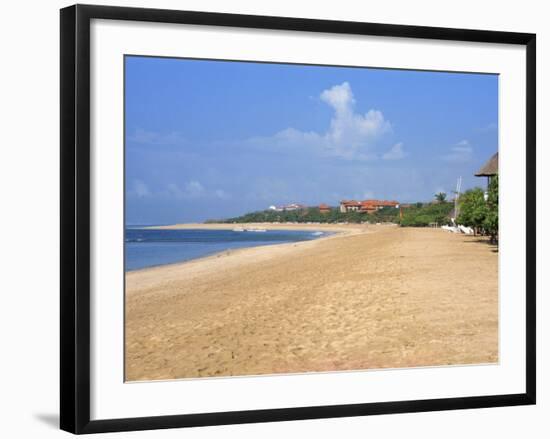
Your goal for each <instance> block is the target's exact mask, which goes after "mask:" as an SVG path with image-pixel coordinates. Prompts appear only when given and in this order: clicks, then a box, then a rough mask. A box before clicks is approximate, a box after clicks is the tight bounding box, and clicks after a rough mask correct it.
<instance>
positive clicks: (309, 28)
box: [60, 5, 536, 434]
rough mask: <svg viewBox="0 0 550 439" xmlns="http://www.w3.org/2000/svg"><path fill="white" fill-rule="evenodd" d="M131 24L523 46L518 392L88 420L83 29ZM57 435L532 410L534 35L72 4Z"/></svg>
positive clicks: (67, 25) (64, 108) (64, 100)
mask: <svg viewBox="0 0 550 439" xmlns="http://www.w3.org/2000/svg"><path fill="white" fill-rule="evenodd" d="M92 19H106V20H133V21H142V22H160V23H181V24H195V25H208V26H229V27H241V28H255V29H271V30H272V29H276V30H293V31H302V32H324V33H333V34H355V35H373V36H384V37H407V38H420V39H436V40H452V41H466V42H484V43H503V44H514V45H523V46H525V47H526V60H527V62H526V66H525V68H526V75H527V76H526V79H527V81H526V82H527V89H526V98H527V101H526V109H527V112H526V133H525V136H526V148H527V150H526V163H527V169H526V171H527V174H526V175H527V181H526V185H527V186H526V187H527V194H526V197H527V198H526V201H527V209H526V220H527V223H526V226H527V227H526V243H527V247H526V269H527V272H526V275H527V276H526V279H527V282H526V322H527V325H526V357H525V365H526V376H525V389H526V391H525V393H518V394H508V395H492V396H491V395H490V396H473V397H459V398H445V399H428V400H414V401H394V402H380V403H365V404H346V405H333V406H317V407H299V408H282V409H269V410H252V411H238V412H223V413H201V414H181V415H173V416H150V417H140V418H128V419H102V420H90V395H91V392H90V359H91V358H90V213H91V210H90V21H91V20H92ZM60 24H61V63H60V70H61V74H60V80H61V82H60V88H61V113H60V122H61V127H60V129H61V157H60V159H61V212H60V213H61V223H60V226H61V244H60V245H61V273H60V275H61V288H60V290H61V291H60V296H61V297H60V299H61V300H60V307H61V322H60V326H61V328H60V329H61V331H60V340H61V346H60V347H61V349H60V362H61V370H60V378H61V386H60V426H61V429H63V430H66V431H69V432H72V433H76V434H81V433H99V432H114V431H129V430H145V429H161V428H174V427H193V426H210V425H220V424H241V423H252V422H273V421H288V420H304V419H315V418H328V417H347V416H365V415H374V414H387V413H404V412H427V411H437V410H453V409H471V408H482V407H497V406H515V405H527V404H535V400H536V350H535V344H536V339H535V336H536V333H535V326H536V321H535V318H536V316H535V307H536V297H535V288H536V271H535V270H536V268H535V265H536V260H535V258H536V247H535V240H536V235H535V234H536V223H535V213H536V210H535V209H536V206H535V199H536V187H535V182H536V174H535V159H536V157H535V154H536V152H535V146H536V115H535V111H536V102H535V99H536V96H535V94H536V76H535V70H536V36H535V34H530V33H514V32H497V31H485V30H466V29H448V28H437V27H424V26H404V25H389V24H377V23H359V22H345V21H329V20H313V19H304V18H289V17H266V16H253V15H235V14H222V13H211V12H190V11H176V10H159V9H142V8H127V7H111V6H89V5H74V6H70V7H67V8H64V9H62V10H61V20H60Z"/></svg>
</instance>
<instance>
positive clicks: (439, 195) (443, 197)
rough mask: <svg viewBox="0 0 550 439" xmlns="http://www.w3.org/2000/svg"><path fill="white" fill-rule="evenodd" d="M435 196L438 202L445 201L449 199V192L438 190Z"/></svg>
mask: <svg viewBox="0 0 550 439" xmlns="http://www.w3.org/2000/svg"><path fill="white" fill-rule="evenodd" d="M434 197H435V200H436V201H437V202H438V203H443V202H444V201H445V200H446V199H447V194H446V193H445V192H438V193H437V194H435V195H434Z"/></svg>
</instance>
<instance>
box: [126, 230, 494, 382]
mask: <svg viewBox="0 0 550 439" xmlns="http://www.w3.org/2000/svg"><path fill="white" fill-rule="evenodd" d="M281 226H282V225H281ZM212 227H213V226H212ZM195 228H196V226H195ZM298 228H302V229H303V228H304V227H303V226H302V227H298ZM315 229H316V230H321V229H320V228H319V226H318V225H316V226H315ZM333 230H336V229H333ZM338 230H339V231H345V232H346V233H340V234H337V235H333V236H331V237H328V238H324V239H319V240H316V241H307V242H300V243H292V244H282V245H276V246H268V247H256V248H248V249H240V250H235V251H231V252H226V253H223V254H218V255H215V256H211V257H208V258H204V259H200V260H195V261H190V262H186V263H182V264H174V265H170V266H164V267H157V268H152V269H146V270H140V271H136V272H131V273H128V274H127V275H126V379H127V380H130V381H134V380H155V379H174V378H193V377H211V376H234V375H257V374H272V373H294V372H312V371H332V370H351V369H367V368H387V367H413V366H428V365H429V366H434V365H448V364H474V363H475V364H477V363H491V362H496V361H497V360H498V273H497V267H498V257H497V256H498V255H497V253H496V251H495V249H494V248H492V247H491V246H489V245H487V244H486V243H481V242H479V241H478V239H477V238H475V237H467V236H461V235H453V234H450V233H446V232H444V231H442V230H434V229H412V228H399V227H396V226H369V227H365V226H359V227H358V226H339V228H338Z"/></svg>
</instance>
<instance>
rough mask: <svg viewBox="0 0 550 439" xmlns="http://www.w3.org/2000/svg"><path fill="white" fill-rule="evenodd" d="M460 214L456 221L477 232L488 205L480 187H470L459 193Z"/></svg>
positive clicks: (482, 223)
mask: <svg viewBox="0 0 550 439" xmlns="http://www.w3.org/2000/svg"><path fill="white" fill-rule="evenodd" d="M459 203H460V215H459V216H458V223H459V224H463V225H465V226H468V227H472V228H473V229H474V234H477V233H478V232H479V231H480V230H481V229H482V228H483V227H484V225H485V219H486V218H487V213H488V207H487V203H486V202H485V194H484V192H483V190H482V189H480V188H475V189H470V190H467V191H466V192H464V193H463V194H461V195H460V198H459Z"/></svg>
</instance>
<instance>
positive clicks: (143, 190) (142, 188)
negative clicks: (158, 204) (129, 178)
mask: <svg viewBox="0 0 550 439" xmlns="http://www.w3.org/2000/svg"><path fill="white" fill-rule="evenodd" d="M133 192H134V194H136V195H137V197H138V198H145V197H148V196H150V195H151V191H150V190H149V186H147V185H146V184H145V183H144V182H143V181H141V180H134V184H133Z"/></svg>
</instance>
